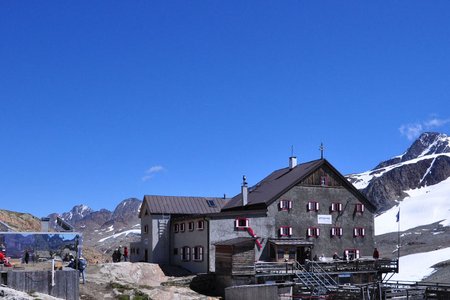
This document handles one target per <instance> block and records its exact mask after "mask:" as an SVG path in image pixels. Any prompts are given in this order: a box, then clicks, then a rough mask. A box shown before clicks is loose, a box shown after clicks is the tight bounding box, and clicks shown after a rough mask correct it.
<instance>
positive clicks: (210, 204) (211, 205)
mask: <svg viewBox="0 0 450 300" xmlns="http://www.w3.org/2000/svg"><path fill="white" fill-rule="evenodd" d="M206 203H207V204H208V206H209V207H216V206H217V205H216V202H214V200H206Z"/></svg>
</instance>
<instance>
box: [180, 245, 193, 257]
mask: <svg viewBox="0 0 450 300" xmlns="http://www.w3.org/2000/svg"><path fill="white" fill-rule="evenodd" d="M180 250H181V253H180V256H181V260H182V261H190V260H191V256H190V252H191V251H190V250H191V248H189V247H188V246H184V247H183V248H180Z"/></svg>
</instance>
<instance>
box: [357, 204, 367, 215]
mask: <svg viewBox="0 0 450 300" xmlns="http://www.w3.org/2000/svg"><path fill="white" fill-rule="evenodd" d="M364 210H365V207H364V204H362V203H356V204H355V212H357V213H363V212H364Z"/></svg>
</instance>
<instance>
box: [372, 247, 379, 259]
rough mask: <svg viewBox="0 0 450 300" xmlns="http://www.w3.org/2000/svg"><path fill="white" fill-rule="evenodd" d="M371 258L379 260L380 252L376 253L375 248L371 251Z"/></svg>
mask: <svg viewBox="0 0 450 300" xmlns="http://www.w3.org/2000/svg"><path fill="white" fill-rule="evenodd" d="M372 257H373V258H374V259H379V258H380V252H378V249H377V248H375V249H374V250H373V255H372Z"/></svg>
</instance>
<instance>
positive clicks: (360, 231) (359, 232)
mask: <svg viewBox="0 0 450 300" xmlns="http://www.w3.org/2000/svg"><path fill="white" fill-rule="evenodd" d="M353 236H354V237H365V236H366V229H365V228H364V227H355V228H353Z"/></svg>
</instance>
